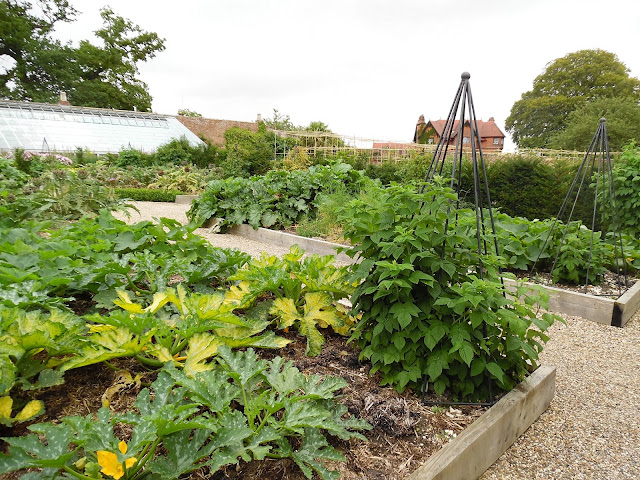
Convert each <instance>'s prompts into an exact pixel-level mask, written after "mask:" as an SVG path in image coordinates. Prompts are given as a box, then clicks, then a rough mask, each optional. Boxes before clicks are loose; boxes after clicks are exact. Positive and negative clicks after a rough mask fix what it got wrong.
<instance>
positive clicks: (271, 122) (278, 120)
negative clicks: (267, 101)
mask: <svg viewBox="0 0 640 480" xmlns="http://www.w3.org/2000/svg"><path fill="white" fill-rule="evenodd" d="M264 124H265V125H266V126H267V127H269V128H271V129H273V130H283V131H291V130H298V128H297V127H296V126H295V125H294V124H293V122H292V121H291V117H289V115H285V114H284V113H280V112H279V111H278V109H276V108H274V109H273V118H265V119H264Z"/></svg>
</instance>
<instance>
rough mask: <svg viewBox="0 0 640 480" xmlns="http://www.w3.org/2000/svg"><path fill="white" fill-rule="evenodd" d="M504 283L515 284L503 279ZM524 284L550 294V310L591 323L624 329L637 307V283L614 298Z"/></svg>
mask: <svg viewBox="0 0 640 480" xmlns="http://www.w3.org/2000/svg"><path fill="white" fill-rule="evenodd" d="M505 284H506V285H507V286H508V287H509V286H513V285H514V284H515V282H514V281H513V280H510V279H505ZM527 285H531V286H532V287H533V286H537V287H542V288H544V289H545V290H546V291H547V292H548V293H549V310H551V311H553V312H556V313H563V314H566V315H572V316H578V317H582V318H584V319H586V320H590V321H592V322H596V323H601V324H603V325H611V326H613V327H623V326H624V325H625V324H626V323H627V322H628V321H629V319H630V318H631V317H632V316H633V314H634V313H635V312H636V311H637V310H638V308H640V282H636V284H635V285H634V286H633V287H631V288H630V289H629V290H627V291H626V292H625V293H624V294H623V295H622V296H620V297H619V298H617V299H612V298H606V297H598V296H595V295H589V294H586V293H580V292H573V291H570V290H564V289H561V288H557V287H552V286H547V285H540V284H536V283H531V282H527Z"/></svg>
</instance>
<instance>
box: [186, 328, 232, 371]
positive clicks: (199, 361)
mask: <svg viewBox="0 0 640 480" xmlns="http://www.w3.org/2000/svg"><path fill="white" fill-rule="evenodd" d="M222 344H223V342H222V341H221V340H220V339H219V338H217V337H214V336H213V335H211V334H210V333H204V332H203V333H196V334H195V335H194V336H193V337H191V338H190V339H189V346H188V347H187V350H186V351H185V356H186V361H185V363H184V372H185V373H186V374H187V375H189V376H190V377H193V376H194V375H195V374H196V373H198V372H204V371H207V370H211V369H212V368H213V366H212V365H211V364H210V363H205V361H206V360H207V359H208V358H210V357H213V356H214V355H216V354H217V353H218V347H219V346H220V345H222Z"/></svg>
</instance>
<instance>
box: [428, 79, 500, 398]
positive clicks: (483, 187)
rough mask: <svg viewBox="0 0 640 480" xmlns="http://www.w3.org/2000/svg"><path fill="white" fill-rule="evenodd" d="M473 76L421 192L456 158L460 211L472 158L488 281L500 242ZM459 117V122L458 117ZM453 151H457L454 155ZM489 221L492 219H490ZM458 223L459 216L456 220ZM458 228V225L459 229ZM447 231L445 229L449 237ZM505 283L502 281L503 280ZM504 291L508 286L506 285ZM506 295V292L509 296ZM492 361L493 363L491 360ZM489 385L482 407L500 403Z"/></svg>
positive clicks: (480, 271) (453, 184) (479, 269)
mask: <svg viewBox="0 0 640 480" xmlns="http://www.w3.org/2000/svg"><path fill="white" fill-rule="evenodd" d="M470 78H471V75H470V74H469V72H463V73H462V75H461V81H460V85H459V87H458V91H457V92H456V95H455V97H454V100H453V104H452V105H451V109H450V110H449V115H448V116H447V120H446V122H445V126H444V129H443V133H442V136H441V137H440V139H439V140H438V144H437V146H436V149H435V152H434V154H433V159H432V161H431V163H430V165H429V169H428V171H427V175H426V177H425V184H424V185H423V186H422V187H421V192H424V191H425V188H426V183H427V182H433V181H434V180H435V177H436V176H442V175H443V174H444V173H445V163H447V158H452V167H451V179H450V188H451V189H452V190H454V191H455V193H456V197H457V200H456V206H455V208H456V209H458V208H459V207H460V196H461V193H462V192H461V183H462V162H463V156H465V155H466V156H469V157H470V158H471V163H472V168H473V206H474V210H475V224H476V240H477V253H478V265H477V266H476V273H477V275H478V277H479V278H480V279H481V280H482V279H484V277H485V267H484V265H483V263H482V258H483V256H486V255H488V254H490V250H491V247H490V246H489V245H488V244H487V234H488V230H489V229H490V234H491V237H492V238H493V249H494V251H495V254H496V256H498V255H499V249H498V241H497V236H496V228H495V222H494V218H493V212H492V209H491V196H490V194H489V185H488V182H487V173H486V167H485V161H484V157H483V155H482V145H481V139H480V133H479V130H478V121H477V117H476V111H475V106H474V104H473V96H472V94H471V86H470V85H469V79H470ZM458 113H459V120H456V117H457V116H458ZM451 150H453V151H451ZM487 217H488V218H487ZM456 221H457V216H456ZM456 226H457V225H456ZM446 231H447V229H446V228H445V235H446ZM445 246H446V242H444V243H443V246H442V252H441V256H442V257H444V256H445V255H446V254H450V255H455V252H445ZM501 282H502V277H501ZM502 287H503V290H504V283H502ZM505 294H506V292H505ZM484 328H485V330H484V336H485V337H486V336H487V332H486V325H485V326H484ZM489 360H490V359H489ZM487 382H488V390H489V399H488V403H480V405H489V406H490V405H493V404H494V403H495V402H496V400H495V398H494V396H493V390H492V385H491V384H492V381H491V378H490V377H489V374H488V372H487ZM427 384H428V378H427V377H425V379H424V383H423V394H424V393H426V391H427ZM425 403H427V404H437V405H442V404H446V405H469V404H471V405H478V403H467V402H439V401H436V402H430V401H425Z"/></svg>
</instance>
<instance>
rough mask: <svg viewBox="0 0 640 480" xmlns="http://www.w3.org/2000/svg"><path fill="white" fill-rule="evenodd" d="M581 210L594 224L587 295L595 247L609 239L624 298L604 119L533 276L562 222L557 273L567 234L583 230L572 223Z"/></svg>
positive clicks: (622, 264) (622, 259)
mask: <svg viewBox="0 0 640 480" xmlns="http://www.w3.org/2000/svg"><path fill="white" fill-rule="evenodd" d="M581 202H582V204H581ZM580 207H583V208H584V207H586V211H587V212H588V213H589V214H590V217H589V220H590V222H591V224H590V225H588V227H589V228H590V230H591V231H590V240H589V253H588V260H587V262H588V263H587V269H586V275H585V278H584V289H585V292H586V291H587V287H588V286H589V284H590V283H592V281H591V280H590V279H591V278H594V277H595V276H596V275H594V272H592V266H593V263H592V262H593V260H594V253H598V252H595V250H594V247H596V246H597V244H598V243H599V242H600V243H602V244H604V243H606V241H607V237H610V238H611V239H612V240H613V242H612V243H613V250H614V256H615V262H614V265H615V270H616V271H615V272H614V273H615V277H616V286H617V290H618V292H617V296H621V295H622V294H623V288H624V290H626V289H628V287H629V283H628V276H627V266H626V260H625V256H624V251H623V247H622V232H621V225H620V221H619V218H618V211H617V209H616V197H615V187H614V179H613V171H612V167H611V152H610V151H609V141H608V138H607V122H606V119H605V118H601V119H600V123H599V125H598V127H597V129H596V132H595V134H594V135H593V139H592V140H591V144H590V145H589V148H588V149H587V152H586V153H585V154H584V157H583V159H582V163H581V164H580V166H579V168H578V171H577V173H576V175H575V177H574V179H573V181H572V183H571V185H570V187H569V190H568V192H567V195H566V196H565V198H564V201H563V202H562V205H561V207H560V210H559V211H558V215H557V216H556V219H555V221H554V223H553V225H552V226H551V229H550V230H549V232H548V234H547V237H546V239H545V243H544V246H543V248H542V250H541V252H540V254H539V255H538V258H537V259H536V261H535V263H534V265H533V267H532V268H531V272H530V273H531V274H534V273H535V272H536V266H537V265H538V261H539V260H540V258H541V255H542V254H543V253H544V251H545V247H546V245H547V244H548V243H549V241H550V240H551V239H552V237H553V234H554V232H556V229H557V228H558V227H559V225H560V224H561V222H564V230H562V238H561V240H560V242H559V245H558V248H557V250H556V252H555V257H554V260H553V265H552V267H551V272H553V271H554V270H555V268H556V265H557V263H558V259H559V258H560V256H561V253H563V252H565V250H566V249H567V248H568V247H567V246H566V239H567V235H568V233H569V232H570V231H571V229H572V228H574V229H575V228H578V229H580V228H582V225H581V223H580V222H576V221H572V219H573V218H575V217H574V215H575V213H576V209H577V208H578V209H579V208H580ZM599 253H600V254H604V251H603V250H602V249H600V250H599ZM590 273H591V275H590ZM607 296H610V295H607Z"/></svg>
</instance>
